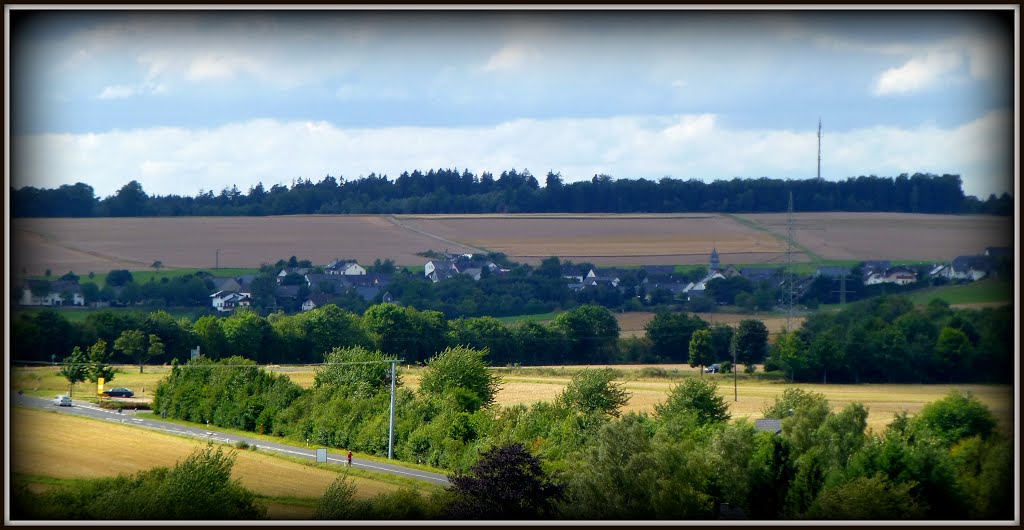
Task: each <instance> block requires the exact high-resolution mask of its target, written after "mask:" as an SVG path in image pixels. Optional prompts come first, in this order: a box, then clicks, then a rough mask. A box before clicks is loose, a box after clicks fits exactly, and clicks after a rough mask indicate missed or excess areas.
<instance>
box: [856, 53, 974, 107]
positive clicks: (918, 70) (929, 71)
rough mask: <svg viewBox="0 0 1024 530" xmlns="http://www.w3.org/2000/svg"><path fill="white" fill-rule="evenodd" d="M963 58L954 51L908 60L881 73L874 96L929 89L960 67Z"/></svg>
mask: <svg viewBox="0 0 1024 530" xmlns="http://www.w3.org/2000/svg"><path fill="white" fill-rule="evenodd" d="M962 63H963V57H962V55H961V54H960V53H958V52H954V51H932V52H929V53H927V54H925V55H924V56H920V57H915V58H913V59H910V60H909V61H907V62H906V63H904V64H903V65H902V66H899V67H896V68H890V69H888V70H886V71H885V72H882V74H881V75H880V76H878V80H877V81H876V82H875V94H876V95H879V96H885V95H890V94H905V93H910V92H918V91H920V90H923V89H926V88H930V87H931V86H932V85H934V84H935V83H936V82H937V81H939V80H940V79H942V77H943V76H944V75H946V74H948V73H950V72H951V71H953V70H955V69H957V68H959V67H960V65H961V64H962Z"/></svg>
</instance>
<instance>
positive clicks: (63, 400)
mask: <svg viewBox="0 0 1024 530" xmlns="http://www.w3.org/2000/svg"><path fill="white" fill-rule="evenodd" d="M53 404H54V405H57V406H58V407H70V406H71V396H57V397H55V398H54V399H53Z"/></svg>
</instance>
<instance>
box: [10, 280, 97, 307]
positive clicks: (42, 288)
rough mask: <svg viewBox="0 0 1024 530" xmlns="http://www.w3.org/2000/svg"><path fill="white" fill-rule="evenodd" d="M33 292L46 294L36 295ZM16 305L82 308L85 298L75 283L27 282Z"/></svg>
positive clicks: (65, 281)
mask: <svg viewBox="0 0 1024 530" xmlns="http://www.w3.org/2000/svg"><path fill="white" fill-rule="evenodd" d="M33 290H35V292H37V293H42V292H45V293H46V294H40V295H36V294H35V293H33ZM18 303H19V304H21V305H28V306H68V305H72V306H84V305H85V297H84V296H82V288H81V287H79V285H78V282H77V281H71V280H56V281H53V282H48V281H46V280H28V282H26V283H25V286H24V287H23V288H22V290H21V299H20V300H19V301H18Z"/></svg>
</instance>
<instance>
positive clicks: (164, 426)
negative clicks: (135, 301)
mask: <svg viewBox="0 0 1024 530" xmlns="http://www.w3.org/2000/svg"><path fill="white" fill-rule="evenodd" d="M11 404H12V405H14V406H21V407H26V408H33V409H44V410H56V411H58V412H61V413H64V414H73V415H76V416H85V417H88V418H96V419H100V420H105V421H111V422H114V423H120V424H123V425H128V426H131V427H139V428H143V429H151V430H155V431H162V432H166V433H170V434H175V435H179V436H190V437H193V438H199V439H203V440H212V441H215V442H221V443H227V444H233V443H236V442H238V441H245V442H246V443H248V444H251V445H256V446H257V447H258V448H259V449H261V450H264V451H277V452H279V453H285V454H288V455H292V456H298V457H302V458H309V459H310V460H315V459H316V450H315V449H307V448H304V447H296V446H293V445H287V444H283V443H277V442H267V441H264V440H259V439H255V438H247V437H245V436H238V435H235V434H226V433H223V432H218V431H217V430H216V427H211V428H208V429H204V428H202V427H190V426H186V425H179V424H177V423H170V422H166V421H160V420H154V419H148V418H147V419H143V418H138V417H136V416H135V415H134V414H133V413H132V410H131V409H125V410H124V412H122V413H120V414H119V413H118V412H117V411H116V410H109V409H101V408H99V407H98V406H96V405H94V404H92V403H87V402H79V401H76V402H75V403H74V405H72V406H70V407H58V406H56V405H54V404H53V400H52V399H43V398H36V397H29V396H19V395H17V394H14V395H12V396H11ZM345 460H346V458H345V455H341V454H332V453H331V452H330V451H328V452H327V461H328V462H332V463H336V464H341V465H344V464H345ZM352 467H355V468H359V469H366V470H370V471H376V472H379V473H391V474H392V475H400V476H403V477H408V478H412V479H416V480H423V481H427V482H431V483H434V484H441V485H445V486H447V485H448V478H447V477H446V476H444V475H442V474H439V473H431V472H429V471H420V470H419V469H411V468H408V467H404V466H400V465H396V464H388V463H383V462H377V461H369V460H367V461H361V460H359V459H355V458H354V459H353V460H352Z"/></svg>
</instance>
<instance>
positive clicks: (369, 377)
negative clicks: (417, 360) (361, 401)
mask: <svg viewBox="0 0 1024 530" xmlns="http://www.w3.org/2000/svg"><path fill="white" fill-rule="evenodd" d="M384 360H385V357H384V354H382V353H381V352H380V351H372V352H371V351H370V350H367V349H366V348H364V347H362V346H352V347H349V348H334V349H333V350H331V351H330V352H327V354H325V355H324V364H323V365H322V366H320V367H318V368H317V370H316V374H315V375H314V377H313V388H314V389H318V390H319V389H326V390H328V391H330V392H339V393H341V394H342V395H345V396H349V397H359V398H366V397H372V396H374V395H376V394H378V393H380V392H381V391H384V390H387V389H388V388H389V385H390V384H391V366H390V363H387V362H384ZM395 384H396V386H397V385H400V384H401V381H400V380H396V381H395Z"/></svg>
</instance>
